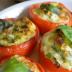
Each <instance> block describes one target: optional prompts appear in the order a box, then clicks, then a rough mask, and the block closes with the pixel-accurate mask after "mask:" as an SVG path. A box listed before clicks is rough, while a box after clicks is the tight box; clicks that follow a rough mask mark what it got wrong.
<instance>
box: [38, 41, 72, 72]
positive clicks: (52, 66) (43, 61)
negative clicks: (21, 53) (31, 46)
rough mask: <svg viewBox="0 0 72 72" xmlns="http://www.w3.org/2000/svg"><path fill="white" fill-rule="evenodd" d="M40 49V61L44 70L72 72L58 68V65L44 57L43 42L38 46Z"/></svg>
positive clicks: (49, 71)
mask: <svg viewBox="0 0 72 72" xmlns="http://www.w3.org/2000/svg"><path fill="white" fill-rule="evenodd" d="M38 48H39V50H38V51H39V56H40V57H39V60H40V62H41V64H42V65H43V67H44V69H45V70H46V72H47V71H48V72H72V70H71V71H69V70H67V69H64V68H63V67H61V66H60V67H58V66H57V65H55V64H54V63H53V62H52V61H51V60H50V59H47V58H46V57H45V55H44V53H43V52H42V51H41V50H40V49H41V42H40V44H39V46H38Z"/></svg>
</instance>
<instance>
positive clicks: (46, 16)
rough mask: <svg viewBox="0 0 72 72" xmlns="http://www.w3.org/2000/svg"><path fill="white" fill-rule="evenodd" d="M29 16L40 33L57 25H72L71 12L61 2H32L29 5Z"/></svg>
mask: <svg viewBox="0 0 72 72" xmlns="http://www.w3.org/2000/svg"><path fill="white" fill-rule="evenodd" d="M29 16H30V18H31V19H32V21H34V22H35V24H36V25H37V26H38V27H39V29H40V31H41V33H45V32H47V31H50V30H52V29H54V28H55V27H57V26H59V25H68V26H71V25H72V16H71V13H70V11H69V10H68V9H67V8H66V7H65V6H64V5H63V4H62V3H57V2H46V3H39V4H34V5H32V6H31V7H29Z"/></svg>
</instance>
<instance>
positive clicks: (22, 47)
mask: <svg viewBox="0 0 72 72" xmlns="http://www.w3.org/2000/svg"><path fill="white" fill-rule="evenodd" d="M7 20H9V19H7ZM38 38H39V30H38V28H37V27H36V33H35V36H34V37H33V38H31V39H30V40H28V41H26V42H24V43H22V44H19V45H12V46H5V47H4V46H0V59H2V58H5V57H8V56H12V55H15V54H19V55H27V54H28V53H29V52H31V50H32V49H33V48H34V47H35V45H36V43H37V40H38Z"/></svg>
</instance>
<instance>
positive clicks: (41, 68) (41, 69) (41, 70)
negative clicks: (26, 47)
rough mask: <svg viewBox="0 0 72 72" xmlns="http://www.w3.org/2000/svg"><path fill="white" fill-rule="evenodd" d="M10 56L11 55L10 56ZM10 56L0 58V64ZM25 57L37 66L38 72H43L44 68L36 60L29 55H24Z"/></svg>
mask: <svg viewBox="0 0 72 72" xmlns="http://www.w3.org/2000/svg"><path fill="white" fill-rule="evenodd" d="M10 57H11V56H10ZM10 57H7V58H4V59H1V60H0V64H2V63H4V62H5V61H7V60H8V59H9V58H10ZM25 58H26V59H28V60H30V61H31V62H34V63H35V64H36V65H37V67H38V68H39V70H40V72H45V69H44V68H43V67H42V66H41V65H40V64H39V63H38V62H36V61H34V60H32V59H31V58H29V57H25Z"/></svg>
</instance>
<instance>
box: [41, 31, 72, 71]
mask: <svg viewBox="0 0 72 72" xmlns="http://www.w3.org/2000/svg"><path fill="white" fill-rule="evenodd" d="M59 33H60V32H58V33H56V32H55V31H52V32H50V33H46V34H45V35H44V37H43V39H42V48H41V51H42V52H43V53H44V55H45V56H46V58H48V59H50V60H51V61H52V62H53V63H54V64H56V65H57V66H58V67H59V66H62V67H63V68H65V69H68V70H72V43H70V41H69V40H67V38H66V37H63V34H62V33H61V34H59ZM68 41H69V42H68Z"/></svg>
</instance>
